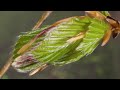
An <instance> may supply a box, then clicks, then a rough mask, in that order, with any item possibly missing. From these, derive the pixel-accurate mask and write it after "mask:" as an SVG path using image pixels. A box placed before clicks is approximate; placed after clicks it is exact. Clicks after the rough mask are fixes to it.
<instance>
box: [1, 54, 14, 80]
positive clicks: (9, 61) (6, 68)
mask: <svg viewBox="0 0 120 90" xmlns="http://www.w3.org/2000/svg"><path fill="white" fill-rule="evenodd" d="M12 61H13V59H12V56H11V57H10V58H9V60H8V61H7V63H6V64H5V65H4V66H3V67H2V69H1V70H0V78H2V76H3V75H4V74H5V73H6V71H7V70H8V69H9V67H10V66H11V64H12Z"/></svg>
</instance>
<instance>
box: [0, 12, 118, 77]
mask: <svg viewBox="0 0 120 90" xmlns="http://www.w3.org/2000/svg"><path fill="white" fill-rule="evenodd" d="M110 13H111V15H112V16H113V17H115V19H118V20H119V18H120V11H111V12H110ZM41 14H42V12H27V11H22V12H20V11H19V12H16V11H15V12H3V11H1V12H0V67H2V66H3V65H4V63H5V62H6V60H7V59H8V57H9V53H10V51H12V46H13V45H14V43H15V41H16V40H17V37H16V36H18V35H19V34H20V33H21V32H25V31H30V30H31V28H32V27H33V26H34V25H35V23H36V22H37V20H38V19H39V17H40V15H41ZM77 15H78V16H81V15H84V13H83V12H81V11H61V12H60V11H59V12H57V11H55V12H54V13H53V14H52V15H51V16H50V17H49V18H48V19H47V21H46V22H45V23H44V25H50V24H52V23H54V22H56V21H57V20H60V19H62V18H66V17H69V16H77ZM119 41H120V37H118V38H117V39H115V40H113V39H112V38H111V40H110V41H109V43H108V44H107V45H106V46H105V47H100V46H99V47H98V48H97V49H96V50H95V51H94V52H93V53H92V54H91V55H89V56H87V57H84V58H82V59H81V60H80V61H77V62H75V63H72V64H68V65H65V66H62V67H59V66H56V67H54V66H50V67H48V68H47V69H46V70H44V71H42V72H41V73H38V74H36V75H34V76H33V77H29V76H28V75H27V74H21V73H17V72H16V71H15V70H14V69H13V68H10V70H9V71H8V73H7V76H9V78H10V79H11V78H13V79H14V78H20V79H32V78H34V79H37V78H43V79H44V78H47V79H49V78H75V79H77V78H79V79H83V78H90V79H91V78H107V79H108V78H120V65H119V64H120V60H119V58H120V57H119V53H120V50H119V49H120V47H119V45H120V43H119Z"/></svg>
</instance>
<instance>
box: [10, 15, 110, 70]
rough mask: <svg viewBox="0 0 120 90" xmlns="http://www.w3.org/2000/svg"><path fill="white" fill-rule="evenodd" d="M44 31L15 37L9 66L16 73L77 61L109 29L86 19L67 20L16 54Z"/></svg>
mask: <svg viewBox="0 0 120 90" xmlns="http://www.w3.org/2000/svg"><path fill="white" fill-rule="evenodd" d="M104 15H106V13H105V14H104ZM48 27H50V26H48ZM48 27H45V28H42V29H38V30H34V31H30V32H26V33H25V34H23V35H20V36H19V38H18V41H17V43H16V44H15V47H14V51H13V58H14V62H13V63H12V66H13V67H14V68H15V69H17V70H18V71H19V72H30V71H32V70H35V69H36V68H38V67H42V66H43V65H44V64H48V65H49V64H50V65H65V64H68V63H72V62H75V61H78V60H80V58H82V57H84V56H87V55H89V54H91V53H92V52H93V51H94V50H95V49H96V47H97V46H98V45H99V44H100V41H101V40H102V39H103V37H104V35H105V33H106V31H107V30H108V29H109V24H108V23H107V22H105V21H103V20H99V19H97V18H90V17H88V16H84V17H83V16H81V17H71V18H70V19H69V20H67V21H64V22H61V23H59V24H57V25H56V26H54V27H52V28H50V30H49V31H47V32H46V33H45V34H43V35H42V36H41V37H39V38H38V39H37V41H35V42H34V43H33V44H32V46H31V47H29V48H28V50H27V51H25V52H24V53H20V54H17V52H18V51H19V50H20V49H21V48H22V46H23V45H25V44H27V43H28V42H29V41H30V40H31V39H33V38H34V37H35V36H36V35H37V34H39V33H40V32H41V31H44V30H45V29H47V28H48Z"/></svg>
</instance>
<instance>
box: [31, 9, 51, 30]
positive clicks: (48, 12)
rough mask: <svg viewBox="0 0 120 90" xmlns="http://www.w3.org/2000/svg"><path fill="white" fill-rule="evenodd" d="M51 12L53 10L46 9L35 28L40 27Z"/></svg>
mask: <svg viewBox="0 0 120 90" xmlns="http://www.w3.org/2000/svg"><path fill="white" fill-rule="evenodd" d="M51 13H52V11H46V12H45V13H43V15H42V17H41V18H40V19H39V21H38V22H37V24H36V25H35V26H34V27H33V30H36V29H38V28H39V27H40V26H41V25H42V23H43V22H44V21H45V20H46V19H47V17H48V16H49V15H50V14H51Z"/></svg>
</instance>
